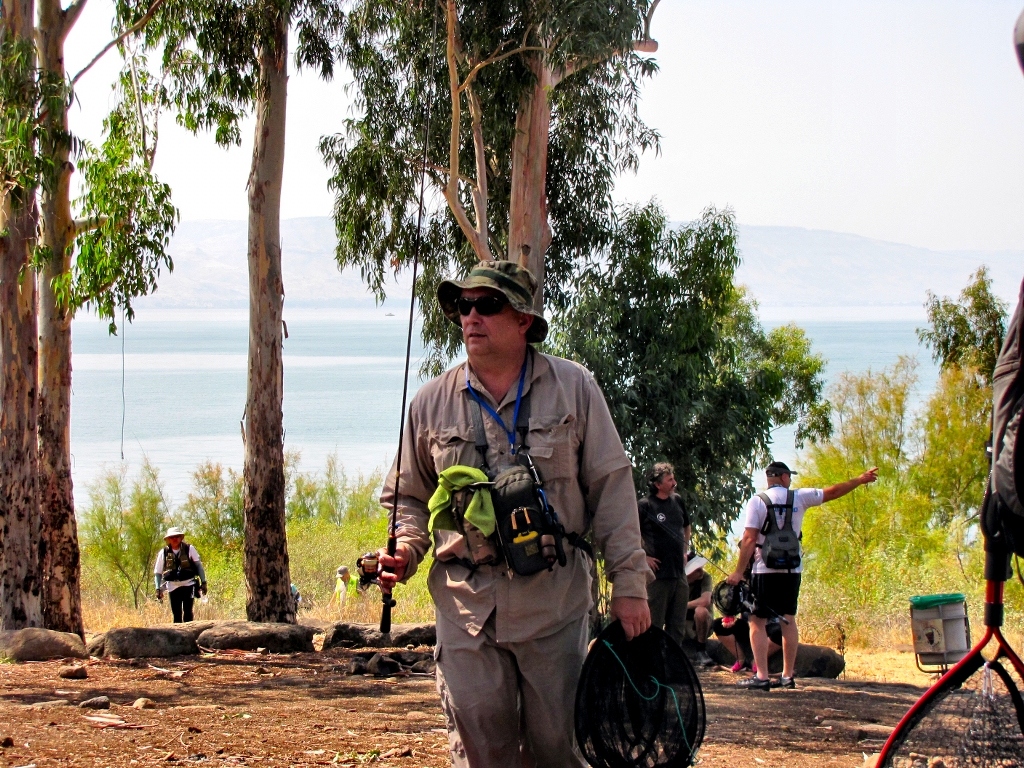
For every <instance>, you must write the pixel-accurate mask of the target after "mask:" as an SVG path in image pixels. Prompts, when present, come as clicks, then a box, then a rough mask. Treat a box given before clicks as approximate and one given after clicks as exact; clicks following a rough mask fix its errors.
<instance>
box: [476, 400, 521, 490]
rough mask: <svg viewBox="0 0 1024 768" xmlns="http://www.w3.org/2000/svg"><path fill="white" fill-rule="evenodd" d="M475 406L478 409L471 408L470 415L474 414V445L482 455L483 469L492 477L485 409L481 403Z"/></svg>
mask: <svg viewBox="0 0 1024 768" xmlns="http://www.w3.org/2000/svg"><path fill="white" fill-rule="evenodd" d="M475 405H476V408H474V407H472V406H470V408H469V410H470V413H472V414H473V443H474V445H476V450H477V453H479V454H480V462H481V463H482V464H483V467H481V468H482V469H483V471H484V474H485V475H487V476H488V477H490V475H491V473H490V466H488V464H487V432H485V431H484V409H483V408H482V407H481V406H480V403H475ZM520 407H521V406H520ZM492 479H493V478H492Z"/></svg>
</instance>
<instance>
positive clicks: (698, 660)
mask: <svg viewBox="0 0 1024 768" xmlns="http://www.w3.org/2000/svg"><path fill="white" fill-rule="evenodd" d="M693 663H694V664H695V665H696V666H698V667H704V668H705V669H708V668H709V667H717V666H718V665H717V664H716V663H715V661H714V659H712V658H711V657H710V656H708V655H707V653H706V652H705V651H697V654H696V655H695V656H694V658H693Z"/></svg>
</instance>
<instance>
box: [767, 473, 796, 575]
mask: <svg viewBox="0 0 1024 768" xmlns="http://www.w3.org/2000/svg"><path fill="white" fill-rule="evenodd" d="M757 495H758V497H759V498H760V499H761V501H763V502H764V505H765V506H766V507H767V508H768V514H767V515H766V516H765V519H764V527H763V528H762V529H761V533H762V534H764V543H762V544H760V545H759V546H760V547H761V560H762V561H763V562H764V564H765V565H766V566H768V567H769V568H772V569H773V570H779V571H791V570H793V569H794V568H799V567H800V537H799V536H797V535H796V532H795V531H794V530H793V499H794V498H795V496H796V494H795V493H794V492H793V491H787V492H786V503H785V504H776V503H775V502H774V501H772V500H771V498H770V497H769V496H768V494H767V493H759V494H757ZM777 510H783V511H784V512H785V518H784V519H783V521H782V525H781V526H780V525H779V523H778V520H776V518H775V515H776V511H777Z"/></svg>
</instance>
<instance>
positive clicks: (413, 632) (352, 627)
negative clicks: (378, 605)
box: [323, 622, 437, 651]
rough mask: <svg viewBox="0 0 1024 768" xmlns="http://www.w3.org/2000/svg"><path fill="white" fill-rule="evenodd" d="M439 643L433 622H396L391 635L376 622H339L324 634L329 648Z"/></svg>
mask: <svg viewBox="0 0 1024 768" xmlns="http://www.w3.org/2000/svg"><path fill="white" fill-rule="evenodd" d="M436 644H437V630H436V629H435V627H434V625H433V624H429V623H427V624H395V625H394V626H392V627H391V633H390V634H389V635H382V634H381V633H380V631H379V630H378V629H377V627H376V625H374V624H351V623H347V622H339V623H337V624H333V625H332V626H331V627H329V628H328V629H327V631H326V633H325V635H324V645H323V649H324V650H325V651H326V650H327V649H329V648H407V647H409V646H412V647H414V648H416V647H418V646H423V645H428V646H431V645H436Z"/></svg>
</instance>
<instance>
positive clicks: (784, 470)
mask: <svg viewBox="0 0 1024 768" xmlns="http://www.w3.org/2000/svg"><path fill="white" fill-rule="evenodd" d="M764 473H765V474H766V475H767V476H768V477H779V476H781V475H795V474H796V472H794V471H793V470H791V469H790V468H789V467H787V466H786V464H785V462H782V461H773V462H772V463H771V464H769V465H768V466H767V467H766V468H765V470H764Z"/></svg>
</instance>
